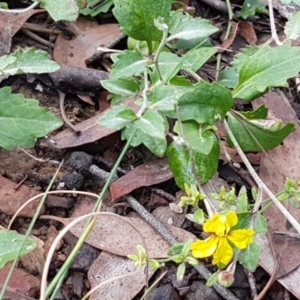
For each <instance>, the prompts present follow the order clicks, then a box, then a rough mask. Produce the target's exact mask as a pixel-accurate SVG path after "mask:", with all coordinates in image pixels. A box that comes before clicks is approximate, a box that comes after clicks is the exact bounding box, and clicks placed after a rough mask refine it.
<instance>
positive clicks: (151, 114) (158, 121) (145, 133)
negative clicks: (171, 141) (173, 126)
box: [122, 109, 167, 157]
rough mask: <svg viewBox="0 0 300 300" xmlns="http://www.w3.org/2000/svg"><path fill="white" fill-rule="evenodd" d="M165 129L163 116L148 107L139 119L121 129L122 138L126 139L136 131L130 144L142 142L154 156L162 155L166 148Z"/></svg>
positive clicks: (136, 144)
mask: <svg viewBox="0 0 300 300" xmlns="http://www.w3.org/2000/svg"><path fill="white" fill-rule="evenodd" d="M165 131H166V128H165V121H164V119H163V117H162V116H161V115H160V114H159V113H158V112H156V111H154V110H151V109H148V110H147V111H146V112H145V113H144V115H143V116H142V117H141V118H140V119H138V120H136V121H134V122H133V123H131V124H130V125H128V126H127V127H126V128H125V129H124V130H123V131H122V140H125V139H126V140H128V139H129V138H130V137H131V135H132V133H133V132H136V133H135V136H134V138H133V139H132V141H131V144H130V145H131V146H133V147H136V146H139V145H141V144H144V145H145V146H146V147H147V148H148V149H149V150H150V151H151V152H152V153H154V154H155V155H156V156H158V157H162V156H163V155H164V154H165V152H166V148H167V140H166V137H165Z"/></svg>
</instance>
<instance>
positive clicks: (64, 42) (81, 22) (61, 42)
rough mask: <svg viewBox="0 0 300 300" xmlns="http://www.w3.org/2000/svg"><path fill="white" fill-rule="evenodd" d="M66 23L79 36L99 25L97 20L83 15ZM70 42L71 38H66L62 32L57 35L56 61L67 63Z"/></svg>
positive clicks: (54, 57) (54, 51)
mask: <svg viewBox="0 0 300 300" xmlns="http://www.w3.org/2000/svg"><path fill="white" fill-rule="evenodd" d="M65 24H66V27H67V29H69V30H70V31H71V32H72V33H73V34H74V36H75V37H77V36H79V35H80V34H82V33H83V32H85V31H86V30H88V29H90V28H93V27H97V26H98V24H97V22H95V21H91V20H88V19H87V18H84V17H82V16H79V18H77V19H76V21H75V22H66V23H65ZM70 42H71V40H70V39H66V38H65V36H64V35H63V34H62V33H61V34H59V35H58V36H57V38H56V41H55V46H54V49H53V59H54V60H55V61H56V62H58V63H60V64H65V65H66V64H67V60H68V49H69V47H70Z"/></svg>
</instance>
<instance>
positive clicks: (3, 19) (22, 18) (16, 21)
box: [0, 9, 45, 36]
mask: <svg viewBox="0 0 300 300" xmlns="http://www.w3.org/2000/svg"><path fill="white" fill-rule="evenodd" d="M42 12H45V10H44V9H31V10H30V11H27V12H25V13H22V14H11V13H7V12H0V31H1V32H2V31H3V30H4V28H5V26H6V24H7V23H8V22H12V36H14V35H15V34H16V33H17V32H18V31H19V30H20V28H21V27H22V26H23V24H24V23H25V22H26V21H27V20H28V19H29V18H30V17H31V16H33V15H36V14H40V13H42Z"/></svg>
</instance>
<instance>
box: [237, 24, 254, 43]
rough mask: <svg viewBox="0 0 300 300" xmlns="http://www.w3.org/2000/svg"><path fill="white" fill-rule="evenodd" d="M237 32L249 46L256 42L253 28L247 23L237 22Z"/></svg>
mask: <svg viewBox="0 0 300 300" xmlns="http://www.w3.org/2000/svg"><path fill="white" fill-rule="evenodd" d="M238 30H239V33H240V35H241V36H242V37H243V38H244V39H245V40H246V42H247V43H248V44H249V45H254V44H256V42H257V36H256V33H255V30H254V29H253V26H252V24H251V23H249V22H245V21H243V22H239V25H238Z"/></svg>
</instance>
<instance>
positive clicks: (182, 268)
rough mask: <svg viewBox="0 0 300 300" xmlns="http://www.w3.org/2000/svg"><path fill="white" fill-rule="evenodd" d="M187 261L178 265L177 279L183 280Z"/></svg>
mask: <svg viewBox="0 0 300 300" xmlns="http://www.w3.org/2000/svg"><path fill="white" fill-rule="evenodd" d="M185 269H186V267H185V263H184V262H183V263H181V264H180V265H179V266H178V267H177V272H176V279H177V280H182V279H183V276H184V274H185Z"/></svg>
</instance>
